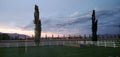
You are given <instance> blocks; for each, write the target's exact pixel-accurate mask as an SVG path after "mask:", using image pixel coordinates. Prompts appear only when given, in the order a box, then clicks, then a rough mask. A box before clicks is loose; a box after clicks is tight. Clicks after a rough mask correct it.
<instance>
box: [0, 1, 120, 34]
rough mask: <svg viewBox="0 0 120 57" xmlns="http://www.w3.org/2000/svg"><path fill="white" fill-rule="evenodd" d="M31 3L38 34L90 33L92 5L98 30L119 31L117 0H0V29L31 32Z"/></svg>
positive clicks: (9, 31) (22, 32) (6, 31)
mask: <svg viewBox="0 0 120 57" xmlns="http://www.w3.org/2000/svg"><path fill="white" fill-rule="evenodd" d="M35 4H37V5H38V6H39V11H40V19H41V21H42V36H44V35H45V34H49V35H52V34H54V35H58V34H59V35H61V34H65V35H69V34H72V35H79V34H82V35H84V34H91V27H90V25H91V22H90V21H91V19H90V18H91V14H92V10H93V9H94V10H96V15H97V19H98V22H99V28H98V29H99V30H98V34H119V33H120V32H119V24H120V22H119V19H120V17H119V15H120V0H99V1H98V0H0V32H5V33H20V34H27V35H33V34H34V23H33V20H34V6H35ZM108 27H109V28H108ZM111 30H113V31H111Z"/></svg>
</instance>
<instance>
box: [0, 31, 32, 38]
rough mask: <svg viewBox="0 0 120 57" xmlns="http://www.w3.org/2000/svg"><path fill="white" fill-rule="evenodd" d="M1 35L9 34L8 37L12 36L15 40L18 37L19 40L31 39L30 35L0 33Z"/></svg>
mask: <svg viewBox="0 0 120 57" xmlns="http://www.w3.org/2000/svg"><path fill="white" fill-rule="evenodd" d="M0 34H7V35H9V36H10V38H13V39H14V38H16V37H18V38H19V39H25V38H31V37H30V36H28V35H24V34H18V33H3V32H0Z"/></svg>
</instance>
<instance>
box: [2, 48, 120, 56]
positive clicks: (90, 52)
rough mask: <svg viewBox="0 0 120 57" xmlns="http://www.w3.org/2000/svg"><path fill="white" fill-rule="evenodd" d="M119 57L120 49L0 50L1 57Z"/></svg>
mask: <svg viewBox="0 0 120 57" xmlns="http://www.w3.org/2000/svg"><path fill="white" fill-rule="evenodd" d="M117 56H118V57H119V56H120V47H117V48H110V47H106V48H105V47H70V46H40V47H28V48H25V47H19V48H2V47H1V48H0V57H117Z"/></svg>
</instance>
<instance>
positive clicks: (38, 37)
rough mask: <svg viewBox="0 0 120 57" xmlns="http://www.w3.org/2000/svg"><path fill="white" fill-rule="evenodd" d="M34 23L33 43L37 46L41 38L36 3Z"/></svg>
mask: <svg viewBox="0 0 120 57" xmlns="http://www.w3.org/2000/svg"><path fill="white" fill-rule="evenodd" d="M34 24H35V44H36V46H39V43H40V38H41V20H39V9H38V6H37V5H35V12H34Z"/></svg>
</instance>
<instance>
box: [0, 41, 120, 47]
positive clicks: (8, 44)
mask: <svg viewBox="0 0 120 57" xmlns="http://www.w3.org/2000/svg"><path fill="white" fill-rule="evenodd" d="M46 45H68V46H80V45H86V46H90V45H95V46H104V47H114V48H116V47H120V42H117V41H97V42H93V41H78V40H57V41H55V40H43V41H41V42H40V46H46ZM24 46H35V43H34V41H32V40H30V41H29V40H28V41H16V40H14V41H9V42H7V41H3V42H0V47H24Z"/></svg>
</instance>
